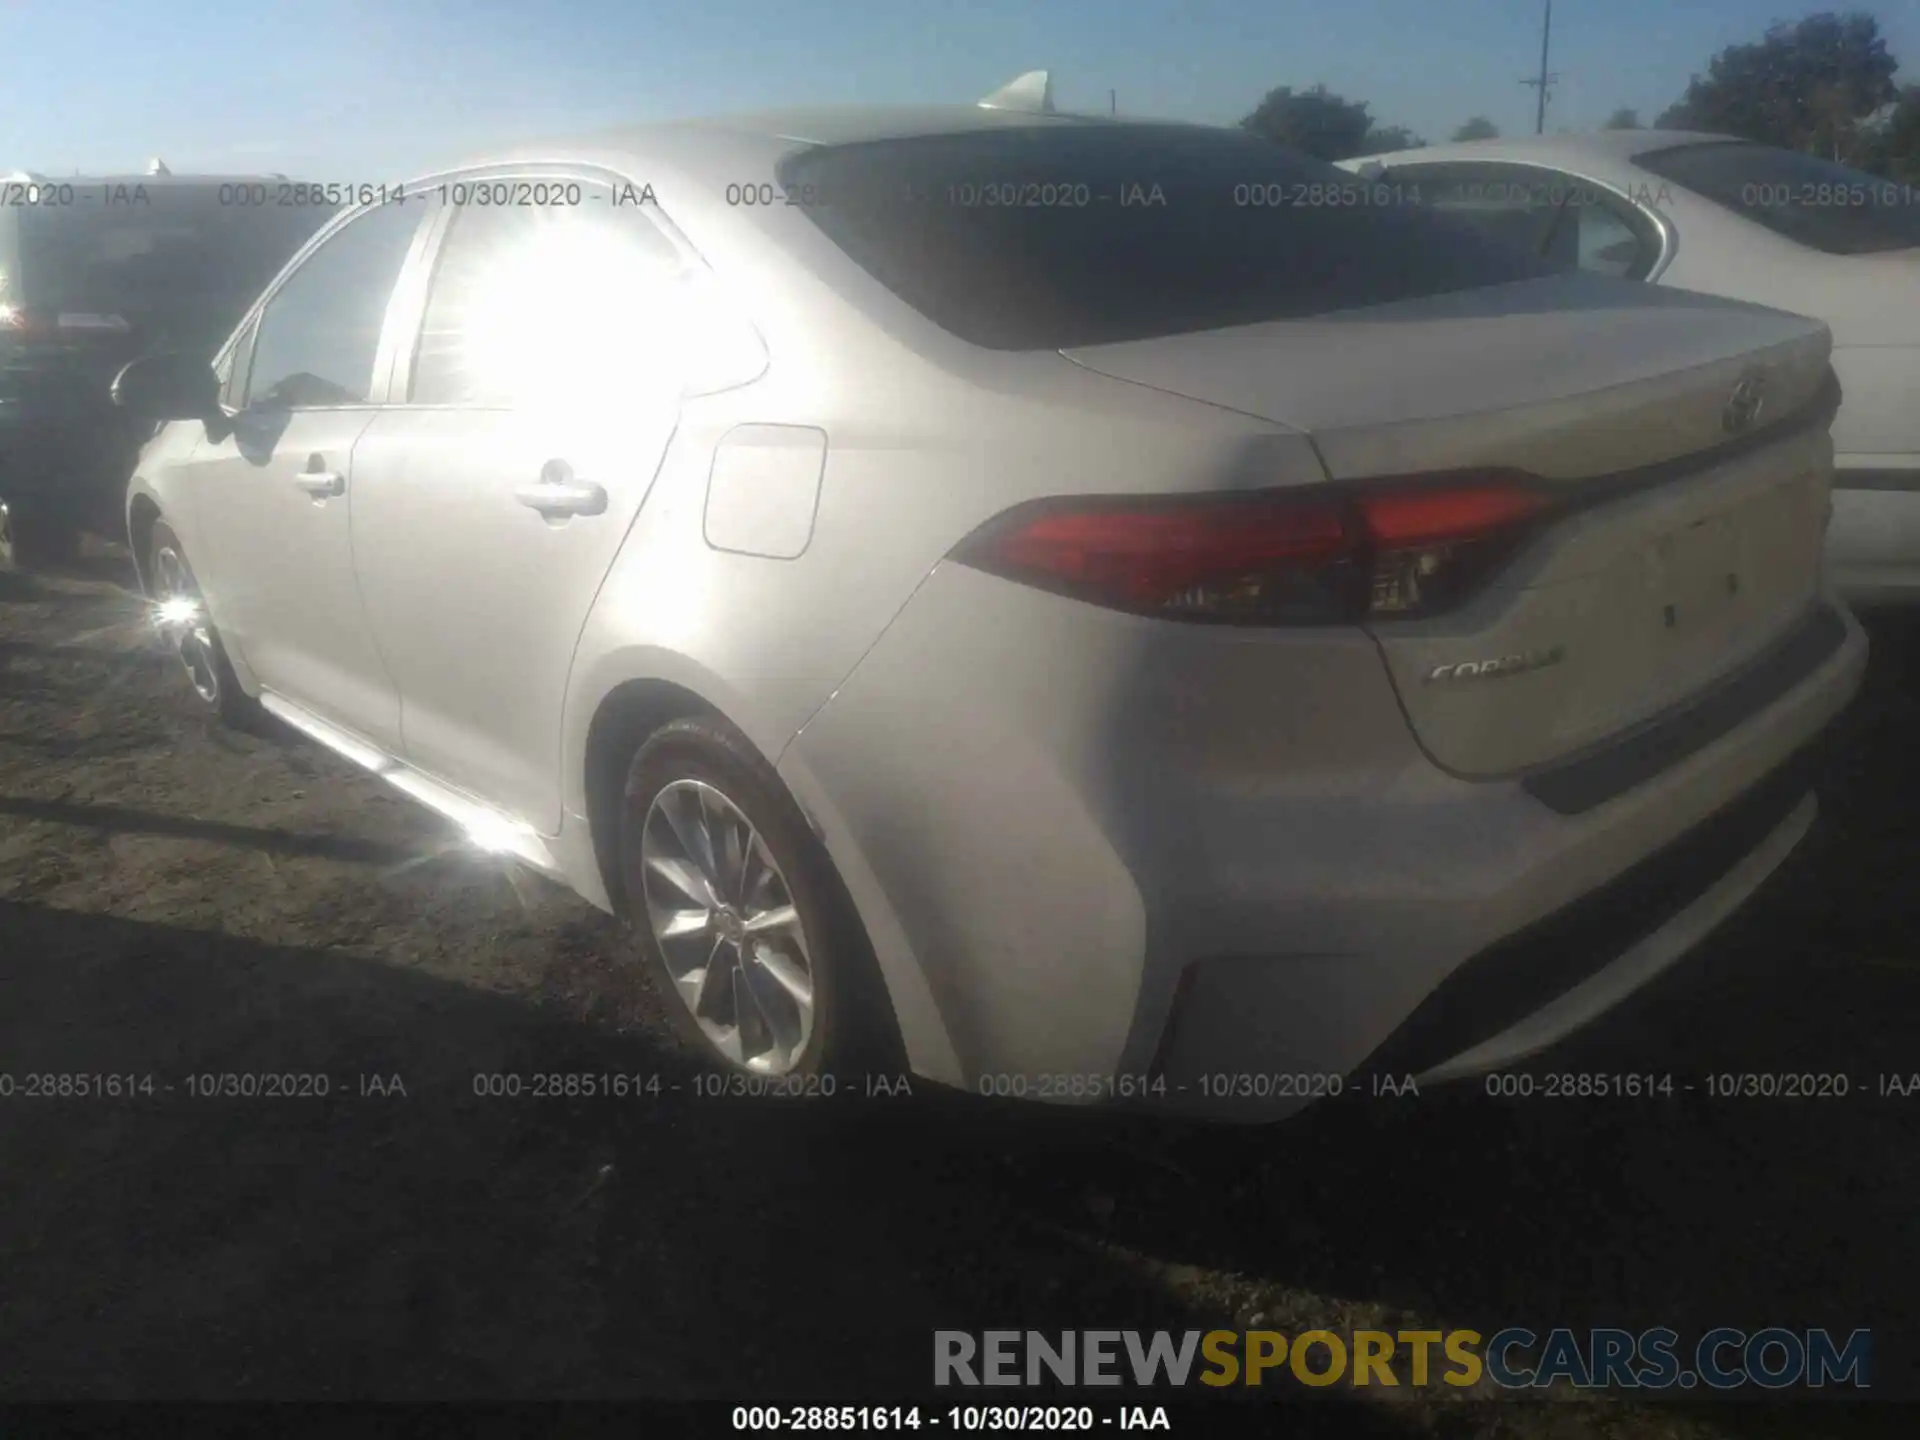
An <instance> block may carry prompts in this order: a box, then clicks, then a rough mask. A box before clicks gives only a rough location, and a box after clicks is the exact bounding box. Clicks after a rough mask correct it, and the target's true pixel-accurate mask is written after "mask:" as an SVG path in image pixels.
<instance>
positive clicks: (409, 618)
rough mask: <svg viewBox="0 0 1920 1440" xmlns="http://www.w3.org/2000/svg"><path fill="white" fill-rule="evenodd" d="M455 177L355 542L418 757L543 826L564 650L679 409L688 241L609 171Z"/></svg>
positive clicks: (547, 826)
mask: <svg viewBox="0 0 1920 1440" xmlns="http://www.w3.org/2000/svg"><path fill="white" fill-rule="evenodd" d="M448 193H449V195H451V196H452V197H453V198H454V199H456V200H464V201H465V202H466V203H462V204H449V206H448V217H447V220H446V223H445V225H444V227H443V229H442V232H441V234H440V235H439V237H438V239H437V241H436V245H435V249H434V254H433V256H432V259H431V262H430V263H431V266H432V270H431V279H430V281H429V283H428V286H427V288H426V291H425V295H424V301H423V305H422V313H421V317H420V323H419V331H418V340H417V345H416V346H414V347H409V348H410V351H411V353H410V354H408V355H407V356H405V357H404V358H403V359H402V362H401V366H400V369H399V371H398V372H397V373H396V375H395V377H394V383H395V395H394V400H395V402H396V403H394V404H392V405H389V406H387V407H385V408H383V409H382V410H381V411H380V413H379V415H378V416H377V417H376V418H375V419H374V420H373V423H372V424H371V426H370V427H369V429H368V430H367V433H366V434H365V435H364V436H362V437H361V438H360V441H359V443H358V445H357V447H356V449H355V453H354V486H355V492H354V506H353V549H354V555H355V559H356V563H357V567H358V573H359V582H360V587H361V592H362V594H363V595H364V596H365V598H366V603H367V607H368V611H369V613H370V615H371V616H372V619H373V624H374V627H375V629H376V631H377V633H378V635H379V637H380V644H381V649H382V652H383V653H384V655H385V656H386V659H387V662H388V664H389V666H390V667H391V670H392V674H393V677H394V680H395V681H396V683H397V685H398V687H399V692H400V727H401V732H402V737H403V745H404V753H405V755H406V757H407V759H408V760H409V762H411V763H412V764H414V765H415V766H417V767H419V768H420V769H421V770H422V771H424V772H426V773H427V774H429V775H431V776H433V777H434V778H436V779H438V780H439V781H441V782H443V783H445V784H448V785H451V786H453V787H454V788H456V789H458V790H461V791H464V792H466V793H467V794H469V795H472V796H474V797H477V798H479V799H481V800H483V801H485V802H486V803H488V804H489V805H491V806H493V807H495V808H497V809H499V810H501V811H504V812H506V813H508V814H510V815H512V816H514V817H515V818H516V819H518V820H521V821H523V822H525V823H527V824H530V825H533V826H534V827H536V828H538V829H540V830H542V831H546V832H549V833H551V832H552V831H554V830H557V829H558V828H559V824H560V808H561V791H560V776H559V746H560V739H559V737H560V721H561V709H562V705H563V703H564V699H565V694H566V684H567V676H568V672H569V670H570V668H571V664H572V660H573V652H574V647H575V644H576V642H577V641H578V639H579V635H580V631H581V627H582V625H583V624H584V622H585V620H586V616H587V612H588V610H589V608H590V607H591V605H592V603H593V599H594V596H595V595H596V594H597V593H598V591H599V588H600V583H601V581H602V579H603V578H604V577H605V575H606V573H607V570H608V568H609V567H610V566H611V564H612V562H613V559H614V556H615V555H616V554H617V553H618V551H619V549H620V545H621V542H622V541H623V540H624V539H625V537H626V534H627V531H628V529H629V528H630V527H631V526H632V524H633V521H634V518H635V516H636V515H637V514H638V512H639V509H640V506H641V503H642V502H643V501H644V499H645V498H646V495H647V492H648V489H649V487H650V486H651V485H652V483H653V478H654V475H655V473H656V472H657V471H658V469H659V468H660V463H661V460H662V457H663V456H664V455H665V453H666V448H667V444H668V442H669V440H670V439H671V438H672V436H673V433H674V428H675V425H676V422H677V417H678V415H679V409H680V398H681V391H682V380H683V374H682V366H681V359H682V356H683V355H684V353H685V347H684V346H683V344H682V343H681V340H680V338H679V326H680V322H679V321H677V320H676V319H675V318H674V317H675V316H676V315H677V314H678V313H679V311H678V309H677V306H678V303H679V301H678V297H679V295H680V294H681V287H682V286H683V285H684V281H685V277H686V274H687V269H688V260H689V258H690V257H689V256H688V254H687V252H686V251H685V250H684V249H683V248H682V247H680V245H679V244H678V242H677V241H676V240H674V239H673V238H671V237H670V236H669V235H668V234H667V232H666V231H665V230H664V229H663V228H662V227H661V226H660V225H659V224H657V223H656V222H655V219H654V215H655V213H656V212H654V211H653V209H652V205H651V202H648V203H647V204H645V205H636V204H634V203H632V201H631V199H630V197H631V194H632V191H631V189H630V188H625V189H622V188H616V186H615V185H614V184H613V183H611V182H610V181H609V180H607V179H605V178H599V177H595V176H593V175H589V174H580V173H573V174H556V173H545V174H539V175H525V174H516V175H508V174H493V175H484V176H474V177H470V178H469V179H466V180H462V181H458V182H452V183H450V185H449V187H448ZM502 198H504V199H506V200H507V201H508V202H509V203H506V204H497V203H493V202H494V201H495V200H497V199H502ZM523 200H524V201H525V202H526V203H519V202H521V201H523Z"/></svg>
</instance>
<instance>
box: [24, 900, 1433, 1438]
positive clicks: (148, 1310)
mask: <svg viewBox="0 0 1920 1440" xmlns="http://www.w3.org/2000/svg"><path fill="white" fill-rule="evenodd" d="M0 955H4V956H5V957H6V960H5V969H6V971H7V981H8V983H7V995H8V1001H9V1003H8V1005H7V1007H6V1013H5V1015H4V1017H3V1018H0V1054H3V1055H5V1057H6V1061H5V1066H4V1074H5V1076H6V1083H7V1084H8V1086H9V1088H10V1089H11V1091H12V1093H11V1095H10V1096H9V1097H8V1098H7V1100H6V1102H5V1104H4V1105H0V1172H3V1173H4V1174H5V1175H6V1176H7V1177H8V1178H9V1183H8V1184H6V1185H5V1186H4V1187H0V1273H4V1274H5V1275H6V1277H7V1282H6V1286H5V1289H4V1292H0V1345H3V1346H4V1348H5V1353H6V1354H7V1356H8V1364H7V1366H6V1368H5V1371H4V1374H3V1375H0V1396H8V1397H12V1398H25V1397H41V1398H44V1397H48V1396H60V1395H66V1396H87V1397H92V1398H122V1399H130V1398H152V1397H162V1396H197V1397H214V1396H248V1395H253V1396H275V1397H289V1396H299V1397H316V1398H318V1397H332V1398H346V1397H365V1396H381V1397H390V1398H439V1397H447V1396H463V1397H549V1396H551V1397H565V1396H576V1397H578V1396H603V1397H604V1396H622V1395H624V1396H668V1397H671V1396H686V1397H698V1396H727V1397H733V1398H743V1397H750V1396H782V1395H784V1396H816V1397H820V1396H830V1397H834V1398H839V1399H844V1398H845V1397H846V1396H848V1395H851V1394H859V1395H886V1394H896V1395H897V1394H899V1393H901V1392H902V1391H907V1390H917V1389H919V1388H920V1387H922V1386H923V1385H924V1384H925V1383H926V1381H927V1377H928V1375H929V1372H930V1356H931V1332H932V1331H933V1330H934V1329H936V1328H942V1327H945V1328H961V1329H969V1330H978V1329H981V1328H984V1327H985V1326H987V1325H989V1324H1004V1325H1010V1326H1021V1327H1027V1326H1033V1327H1037V1328H1043V1329H1059V1328H1067V1327H1079V1326H1086V1325H1093V1324H1097V1325H1105V1326H1113V1327H1126V1326H1138V1327H1141V1328H1153V1327H1156V1326H1171V1327H1173V1328H1187V1327H1189V1326H1193V1325H1201V1324H1204V1323H1211V1322H1212V1321H1213V1320H1215V1319H1217V1318H1219V1317H1217V1316H1214V1315H1211V1314H1202V1313H1200V1312H1198V1311H1190V1310H1189V1309H1188V1308H1187V1307H1185V1306H1183V1305H1182V1304H1180V1303H1179V1302H1178V1301H1176V1300H1173V1299H1171V1298H1170V1297H1169V1296H1168V1295H1167V1293H1166V1292H1165V1290H1164V1288H1163V1287H1162V1286H1160V1285H1159V1284H1157V1283H1156V1282H1154V1281H1152V1280H1150V1279H1147V1278H1144V1277H1142V1276H1141V1275H1140V1274H1138V1273H1136V1272H1135V1271H1133V1270H1131V1269H1130V1268H1128V1267H1125V1266H1121V1265H1116V1264H1115V1263H1114V1262H1113V1261H1112V1259H1111V1258H1110V1257H1109V1256H1107V1255H1106V1254H1105V1253H1104V1252H1103V1251H1102V1250H1101V1249H1100V1248H1099V1247H1098V1246H1097V1245H1076V1244H1072V1243H1062V1241H1061V1238H1060V1235H1059V1233H1057V1227H1054V1226H1050V1225H1036V1224H1035V1223H1033V1220H1032V1218H1031V1216H1030V1215H1029V1214H1028V1213H1027V1211H1026V1209H1025V1207H1024V1206H1023V1204H1022V1197H1021V1195H1020V1191H1019V1187H1018V1186H1017V1185H1009V1184H1008V1183H1007V1182H1008V1179H1009V1177H1010V1175H1011V1174H1012V1173H1014V1172H1011V1171H1003V1170H1002V1168H1001V1167H1002V1165H1003V1164H1004V1154H1005V1151H1006V1147H1007V1146H1009V1145H1011V1146H1013V1147H1015V1148H1026V1149H1032V1148H1034V1147H1036V1146H1041V1147H1045V1146H1048V1145H1050V1144H1051V1143H1052V1141H1051V1139H1047V1138H1044V1137H1042V1136H1040V1135H1039V1134H1038V1133H1037V1132H1036V1131H1035V1129H1034V1128H1033V1126H1032V1125H1031V1124H1028V1123H1023V1122H1020V1121H1017V1120H1016V1121H1015V1122H1013V1123H1012V1124H1011V1126H1010V1127H1009V1125H1008V1123H1007V1122H1006V1120H1005V1118H1004V1117H1003V1116H1000V1115H999V1114H998V1113H997V1112H996V1113H992V1114H988V1113H986V1112H983V1111H980V1110H979V1109H977V1108H975V1107H970V1106H968V1105H967V1104H965V1103H964V1097H923V1098H921V1099H918V1100H915V1101H910V1102H908V1101H894V1102H880V1101H874V1102H867V1101H865V1100H864V1099H861V1098H854V1097H841V1098H837V1099H835V1100H833V1101H811V1102H773V1101H757V1102H756V1101H747V1100H740V1099H734V1098H724V1097H715V1098H703V1097H702V1096H701V1095H700V1094H698V1093H697V1092H696V1090H695V1086H696V1083H697V1075H698V1072H696V1071H695V1070H693V1069H691V1068H689V1066H688V1064H687V1063H686V1061H685V1060H684V1059H682V1058H681V1057H680V1056H679V1054H678V1053H677V1052H676V1051H674V1050H672V1049H670V1048H667V1047H663V1046H662V1045H661V1044H659V1043H657V1042H656V1041H654V1040H653V1039H652V1038H651V1037H649V1036H645V1035H640V1036H633V1035H624V1036H623V1035H617V1034H609V1033H604V1032H599V1031H595V1030H593V1029H592V1028H590V1027H586V1026H581V1025H578V1024H576V1023H573V1022H570V1021H567V1020H563V1019H559V1018H555V1017H553V1016H551V1015H544V1014H542V1013H541V1012H540V1011H539V1010H538V1009H537V1008H535V1007H529V1006H528V1005H526V1004H524V1003H521V1002H518V1001H513V1000H508V999H503V998H500V997H497V996H493V995H489V994H486V993H483V992H480V991H476V990H470V989H466V988H463V987H460V986H457V985H451V984H448V983H445V982H443V981H440V980H435V979H430V978H427V977H424V976H422V975H420V974H417V973H415V972H411V971H408V970H405V969H401V968H397V967H393V966H385V965H379V964H374V963H371V962H368V961H365V960H362V959H358V958H355V957H352V956H349V955H345V954H342V953H340V952H328V951H319V950H301V949H295V948H288V947H279V946H271V945H262V944H257V943H254V942H250V941H245V940H239V939H235V938H232V937H228V936H223V935H219V934H210V933H204V932H200V931H192V930H184V929H176V928H173V927H168V926H161V925H153V924H145V923H134V922H128V921H123V920H115V919H105V918H100V917H94V916H85V915H79V914H74V913H71V912H65V911H58V910H53V909H49V908H46V907H42V906H36V905H23V904H18V903H14V902H0ZM543 1074H560V1075H564V1074H573V1075H592V1076H622V1075H624V1076H629V1077H633V1079H634V1081H635V1082H636V1083H638V1084H639V1085H640V1086H642V1087H643V1091H644V1092H645V1093H640V1094H636V1095H632V1096H628V1097H626V1098H618V1097H611V1098H595V1099H575V1100H566V1099H554V1100H549V1099H534V1098H531V1097H530V1096H527V1095H525V1094H523V1095H521V1096H519V1097H517V1098H516V1097H508V1096H503V1095H490V1094H487V1093H484V1092H486V1091H487V1090H488V1089H489V1088H500V1087H498V1086H490V1084H489V1080H488V1077H494V1076H514V1077H517V1078H518V1079H519V1080H520V1082H521V1083H522V1084H523V1085H525V1086H527V1087H531V1086H532V1085H533V1084H534V1083H535V1080H534V1077H535V1076H538V1075H543ZM62 1075H64V1076H69V1077H73V1076H86V1077H90V1078H89V1080H88V1082H87V1083H88V1085H89V1086H90V1087H91V1088H95V1089H99V1088H103V1087H104V1086H105V1085H106V1084H107V1083H108V1079H109V1077H119V1079H118V1082H117V1088H120V1089H123V1090H127V1089H131V1090H133V1091H134V1092H135V1093H133V1094H131V1095H122V1096H121V1097H119V1098H113V1097H105V1098H103V1097H101V1096H98V1095H95V1096H91V1097H88V1098H75V1097H69V1098H61V1097H60V1096H59V1095H58V1094H57V1093H56V1094H55V1095H54V1096H53V1097H52V1098H47V1097H44V1096H34V1097H33V1098H29V1097H28V1095H27V1093H26V1091H27V1088H28V1087H32V1086H36V1085H37V1086H40V1087H42V1088H45V1087H47V1086H48V1085H49V1083H50V1085H51V1088H53V1089H54V1090H55V1091H56V1092H57V1091H58V1089H59V1088H60V1082H59V1081H58V1080H57V1079H53V1080H51V1082H49V1081H48V1080H46V1079H41V1080H38V1081H36V1079H35V1077H57V1076H62ZM243 1075H245V1076H279V1077H284V1078H283V1079H282V1080H281V1081H279V1082H268V1083H270V1084H272V1083H277V1084H278V1085H279V1088H282V1089H294V1090H304V1091H307V1092H312V1091H316V1090H321V1089H324V1090H325V1091H326V1093H325V1094H324V1095H321V1094H314V1093H305V1094H299V1095H280V1096H272V1097H269V1096H262V1095H257V1094H256V1095H254V1096H252V1097H241V1098H236V1097H232V1096H223V1095H222V1094H221V1093H220V1092H221V1090H222V1088H223V1082H222V1079H221V1077H224V1076H234V1077H238V1076H243ZM314 1077H324V1079H323V1080H322V1079H316V1078H314ZM149 1081H150V1082H151V1087H150V1088H151V1092H152V1093H146V1091H147V1089H148V1088H149V1087H148V1082H149ZM248 1084H249V1086H250V1088H257V1084H258V1082H253V1081H250V1082H248ZM72 1085H73V1082H72V1081H71V1080H69V1082H68V1087H67V1088H69V1089H71V1088H72ZM206 1092H211V1093H206ZM1051 1128H1052V1127H1049V1126H1048V1125H1046V1124H1045V1123H1044V1117H1042V1123H1041V1124H1040V1125H1039V1127H1038V1129H1039V1130H1040V1131H1046V1130H1049V1129H1051ZM1161 1398H1163V1399H1164V1398H1165V1397H1164V1396H1163V1397H1161ZM1317 1408H1318V1410H1320V1411H1322V1412H1328V1411H1329V1409H1331V1410H1332V1411H1337V1412H1338V1414H1339V1419H1338V1420H1337V1421H1335V1420H1334V1419H1332V1417H1331V1414H1329V1418H1328V1422H1327V1429H1326V1433H1339V1434H1378V1435H1401V1434H1409V1433H1416V1432H1415V1431H1413V1430H1411V1429H1410V1428H1409V1427H1408V1424H1407V1423H1406V1422H1405V1421H1403V1419H1402V1418H1400V1417H1399V1416H1397V1415H1396V1414H1394V1413H1392V1412H1391V1411H1390V1410H1381V1409H1380V1408H1379V1407H1377V1406H1366V1407H1363V1408H1356V1407H1355V1406H1353V1404H1352V1403H1351V1400H1350V1398H1348V1397H1335V1398H1333V1399H1332V1400H1329V1401H1328V1402H1327V1404H1326V1405H1324V1406H1320V1407H1317Z"/></svg>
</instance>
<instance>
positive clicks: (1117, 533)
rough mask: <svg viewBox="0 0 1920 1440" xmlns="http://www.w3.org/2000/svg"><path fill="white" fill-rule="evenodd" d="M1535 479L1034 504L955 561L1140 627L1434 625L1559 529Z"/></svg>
mask: <svg viewBox="0 0 1920 1440" xmlns="http://www.w3.org/2000/svg"><path fill="white" fill-rule="evenodd" d="M1550 505H1551V502H1550V501H1549V499H1548V498H1547V497H1546V496H1545V495H1544V494H1543V493H1542V492H1541V489H1540V487H1539V484H1538V482H1537V481H1535V480H1533V479H1532V477H1530V476H1523V475H1507V474H1504V473H1501V474H1487V473H1475V474H1472V475H1468V476H1450V477H1447V478H1446V479H1444V480H1433V481H1422V482H1407V481H1393V482H1382V483H1379V484H1373V485H1365V486H1358V487H1342V488H1339V489H1322V490H1309V491H1289V492H1276V491H1263V492H1258V493H1253V494H1244V495H1233V496H1207V497H1201V498H1197V499H1196V498H1185V497H1181V498H1155V499H1152V500H1133V499H1125V498H1112V497H1100V498H1087V499H1069V500H1061V501H1047V502H1042V503H1040V504H1038V505H1032V506H1022V507H1020V508H1019V509H1017V510H1014V511H1012V512H1010V513H1009V514H1007V515H1004V516H1001V517H1000V518H999V519H997V520H995V521H992V522H990V523H989V524H988V525H986V526H985V527H983V528H982V529H981V530H979V531H977V532H976V533H975V534H974V535H973V536H972V537H970V538H969V539H968V540H967V541H966V542H965V543H964V544H963V545H961V547H960V548H959V549H958V550H957V551H956V552H955V558H956V559H959V560H961V561H963V562H964V563H966V564H968V565H971V566H974V567H975V568H977V569H982V570H987V571H991V572H992V573H994V574H997V575H1001V576H1004V577H1005V578H1007V579H1011V580H1019V581H1022V582H1024V583H1027V584H1032V585H1039V586H1042V587H1044V588H1046V589H1050V590H1056V591H1060V592H1062V593H1064V594H1069V595H1073V596H1076V597H1077V598H1080V599H1083V600H1088V601H1091V602H1093V603H1095V604H1100V605H1107V606H1110V607H1113V608H1116V609H1122V610H1131V611H1134V612H1137V613H1141V614H1151V615H1161V616H1165V617H1167V618H1169V619H1186V620H1201V621H1214V622H1221V623H1229V624H1250V625H1262V624H1265V625H1276V624H1327V623H1333V622H1338V621H1354V620H1363V619H1374V618H1388V617H1393V616H1413V615H1430V614H1433V613H1435V612H1436V611H1439V610H1443V609H1446V608H1447V607H1449V606H1450V605H1453V604H1456V603H1458V602H1459V601H1460V600H1461V599H1463V598H1464V597H1465V596H1466V595H1467V594H1468V593H1470V592H1471V591H1472V590H1473V589H1475V588H1477V586H1478V585H1479V584H1480V583H1481V582H1483V581H1484V580H1485V579H1486V578H1487V577H1488V576H1489V575H1490V574H1491V573H1492V571H1493V570H1494V569H1496V568H1497V567H1498V566H1499V565H1500V564H1501V563H1502V562H1503V561H1504V560H1505V559H1506V558H1507V557H1508V556H1510V555H1511V554H1512V553H1513V550H1514V548H1515V547H1516V546H1517V544H1518V543H1519V541H1520V540H1521V539H1523V538H1524V537H1525V536H1526V535H1527V534H1528V533H1529V532H1531V531H1532V530H1533V529H1535V528H1537V526H1538V525H1539V524H1540V523H1541V521H1542V520H1543V519H1544V518H1545V517H1546V516H1547V514H1548V513H1549V510H1550Z"/></svg>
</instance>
